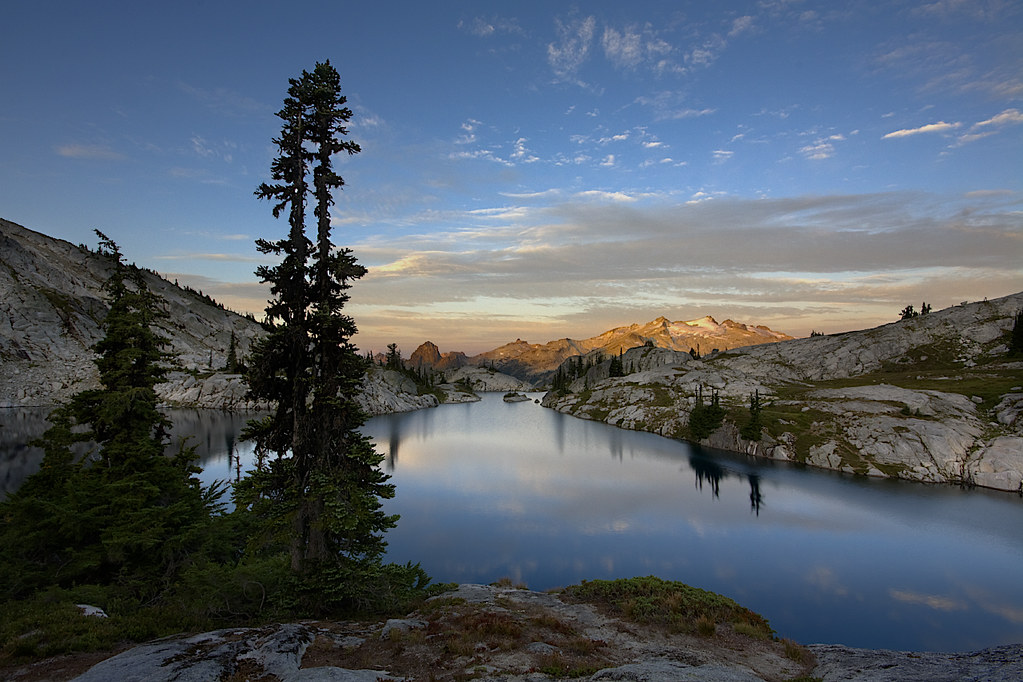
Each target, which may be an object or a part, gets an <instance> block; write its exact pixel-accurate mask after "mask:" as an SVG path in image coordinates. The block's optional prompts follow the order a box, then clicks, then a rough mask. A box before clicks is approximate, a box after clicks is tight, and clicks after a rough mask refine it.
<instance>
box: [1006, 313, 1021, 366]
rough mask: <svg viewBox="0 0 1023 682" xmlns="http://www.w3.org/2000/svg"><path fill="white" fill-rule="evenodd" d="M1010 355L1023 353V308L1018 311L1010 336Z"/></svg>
mask: <svg viewBox="0 0 1023 682" xmlns="http://www.w3.org/2000/svg"><path fill="white" fill-rule="evenodd" d="M1009 355H1014V356H1015V355H1023V309H1020V310H1018V311H1016V319H1015V321H1014V323H1013V325H1012V332H1011V334H1010V336H1009Z"/></svg>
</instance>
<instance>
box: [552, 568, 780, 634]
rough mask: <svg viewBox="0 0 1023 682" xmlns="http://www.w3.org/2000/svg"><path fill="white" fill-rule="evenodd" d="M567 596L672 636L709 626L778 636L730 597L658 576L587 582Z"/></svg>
mask: <svg viewBox="0 0 1023 682" xmlns="http://www.w3.org/2000/svg"><path fill="white" fill-rule="evenodd" d="M565 594H566V595H567V596H568V597H570V598H572V599H577V600H579V601H584V602H589V603H592V604H596V605H598V606H601V607H603V608H605V609H606V610H608V611H610V612H611V613H612V614H613V615H615V616H618V617H621V618H624V619H625V620H629V621H632V622H635V623H641V624H646V625H655V626H659V627H663V628H665V629H666V630H668V631H670V632H684V633H687V634H701V633H703V634H704V635H706V634H707V631H708V625H707V624H708V623H710V624H711V625H716V624H717V623H731V624H732V625H733V627H734V626H735V625H739V624H744V625H745V626H746V627H747V628H750V629H751V630H755V631H758V632H762V633H764V636H766V637H771V636H772V635H773V634H774V631H773V630H771V627H770V626H769V625H768V623H767V620H766V619H765V618H764V617H763V616H761V615H759V614H757V613H754V612H753V611H750V610H749V609H747V608H745V607H743V606H740V605H739V604H737V603H736V602H735V601H733V600H731V599H729V598H728V597H724V596H722V595H720V594H716V593H714V592H708V591H707V590H701V589H699V588H696V587H690V586H689V585H686V584H684V583H680V582H677V581H672V580H663V579H661V578H657V577H655V576H647V577H644V578H629V579H620V580H592V581H583V582H582V583H580V584H579V585H573V586H572V587H569V588H566V590H565Z"/></svg>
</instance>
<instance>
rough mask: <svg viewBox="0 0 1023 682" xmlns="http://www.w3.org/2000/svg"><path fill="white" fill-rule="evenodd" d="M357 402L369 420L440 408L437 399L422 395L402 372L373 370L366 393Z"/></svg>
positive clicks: (358, 397)
mask: <svg viewBox="0 0 1023 682" xmlns="http://www.w3.org/2000/svg"><path fill="white" fill-rule="evenodd" d="M356 400H357V401H358V402H359V404H360V405H361V406H362V409H364V410H365V411H366V414H368V415H370V416H373V415H378V414H390V413H392V412H411V411H412V410H421V409H423V408H426V407H436V406H437V405H438V404H439V401H438V400H437V396H435V395H432V394H429V393H427V394H424V395H419V391H418V389H417V388H416V384H415V382H414V381H412V380H411V379H409V378H408V377H407V376H405V375H404V374H402V373H401V372H398V371H396V370H393V369H384V368H382V367H371V368H370V369H369V371H367V372H366V379H365V381H363V390H362V392H361V393H359V395H358V396H357V398H356Z"/></svg>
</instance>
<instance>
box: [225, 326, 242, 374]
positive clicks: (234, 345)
mask: <svg viewBox="0 0 1023 682" xmlns="http://www.w3.org/2000/svg"><path fill="white" fill-rule="evenodd" d="M244 370H245V367H244V366H243V365H242V363H241V361H240V360H239V359H238V338H237V337H236V336H235V334H234V330H232V331H231V343H230V344H229V345H228V346H227V361H226V362H225V363H224V371H225V372H227V373H228V374H240V373H241V372H243V371H244Z"/></svg>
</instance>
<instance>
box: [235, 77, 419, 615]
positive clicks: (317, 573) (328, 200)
mask: <svg viewBox="0 0 1023 682" xmlns="http://www.w3.org/2000/svg"><path fill="white" fill-rule="evenodd" d="M289 84H290V87H289V89H288V97H287V98H286V99H285V100H284V107H283V108H282V109H281V111H280V112H279V113H278V114H277V115H278V116H279V117H280V118H281V119H282V120H283V122H284V123H283V126H282V129H281V135H280V137H278V138H275V139H274V142H275V144H276V145H277V146H278V149H279V155H278V157H277V158H276V159H274V161H273V163H272V164H271V176H272V178H273V179H274V180H275V181H277V183H276V184H267V183H264V184H262V185H260V186H259V188H258V189H257V191H256V195H257V196H258V197H260V198H263V199H269V200H273V201H275V202H276V203H275V204H274V207H273V214H274V217H279V216H280V215H281V213H282V212H284V211H285V209H287V211H288V222H289V232H288V236H287V238H285V239H282V240H280V241H275V242H270V241H267V240H263V239H260V240H258V241H257V246H258V247H259V249H260V251H261V252H263V253H272V254H275V255H283V260H282V261H281V262H280V264H279V265H275V266H261V267H260V268H259V269H258V270H257V274H258V275H259V276H260V278H261V279H262V280H263V281H264V282H267V283H269V284H270V291H271V295H272V298H271V300H270V302H269V304H268V306H267V308H266V317H267V320H268V324H269V327H270V331H269V333H268V334H267V335H266V336H265V337H264V338H263V339H262V340H261V341H259V342H258V343H257V344H256V345H255V346H254V348H253V349H252V352H251V362H250V367H249V371H248V373H247V375H246V378H247V380H248V383H249V388H250V395H251V396H252V397H253V398H256V399H259V400H266V401H270V402H271V403H272V404H274V405H275V410H274V412H273V413H272V414H271V415H269V416H268V417H266V418H264V419H263V420H261V421H259V422H253V423H250V426H249V428H248V429H247V432H246V434H245V435H246V437H248V438H250V439H252V440H254V441H255V446H256V452H257V455H258V457H259V460H258V466H257V469H256V471H255V472H254V473H253V474H252V476H251V477H250V478H249V479H247V480H245V481H243V482H242V483H241V484H240V485H239V486H238V488H237V493H236V499H237V501H238V503H239V504H240V505H241V506H243V507H244V508H246V509H249V510H251V511H252V512H253V513H254V514H255V515H256V517H257V518H258V525H259V529H260V533H259V534H258V536H257V537H256V538H255V540H257V541H258V542H257V544H260V545H262V546H264V547H269V548H271V549H272V548H274V547H280V548H283V549H286V551H287V552H288V555H289V557H290V566H291V570H292V572H293V574H295V575H296V576H297V577H298V578H299V579H300V583H299V584H300V585H301V589H300V590H299V591H300V592H301V594H300V595H299V596H300V597H301V598H304V601H305V604H306V606H307V607H309V608H312V609H316V610H322V609H329V608H333V607H338V606H341V607H351V606H355V605H357V604H358V603H360V599H361V598H365V597H367V594H368V593H370V592H372V591H373V588H371V587H370V583H372V582H373V581H374V580H375V579H376V578H378V577H379V576H380V575H381V574H382V573H381V572H382V571H383V568H384V567H381V565H380V557H381V556H382V554H383V551H384V547H385V542H384V540H383V537H382V533H383V532H384V531H386V530H387V529H388V528H391V527H393V526H394V524H395V522H396V520H397V517H396V516H388V515H385V514H384V513H383V511H382V510H381V501H380V500H381V498H390V497H392V496H393V495H394V486H393V485H391V484H389V483H387V480H388V478H389V477H388V476H387V475H386V474H384V473H383V472H381V471H380V468H379V464H380V462H381V461H382V457H381V455H380V454H379V453H377V452H376V451H375V450H374V448H373V446H372V444H371V443H370V441H369V439H368V438H366V437H365V436H363V435H362V434H361V433H359V431H358V428H359V427H360V426H361V425H362V424H363V423H364V421H365V415H364V413H363V411H362V410H361V408H360V407H359V405H358V404H357V403H356V401H355V398H356V395H357V393H358V392H359V391H360V390H361V383H362V380H363V376H364V373H365V363H364V362H363V360H362V358H361V357H360V356H359V354H358V350H357V349H356V347H355V346H354V345H353V344H352V342H351V339H352V337H353V336H354V335H355V333H356V326H355V323H354V321H353V320H352V318H351V317H349V316H347V315H345V314H343V313H342V309H343V307H344V305H345V303H347V301H348V299H349V295H348V293H347V291H348V289H349V288H350V287H351V284H352V282H353V281H355V280H357V279H359V278H360V277H362V276H363V275H364V274H365V273H366V270H365V268H363V267H362V266H361V265H359V264H358V263H357V262H356V260H355V258H354V257H352V254H351V251H350V250H348V249H335V248H334V245H333V243H332V241H331V224H330V207H331V205H332V204H333V197H332V191H333V190H335V189H338V188H340V187H342V186H343V184H344V182H343V180H342V179H341V177H340V176H339V175H338V174H337V173H335V172H334V170H333V166H332V164H333V157H334V155H336V154H338V153H340V152H347V153H348V154H355V153H358V152H359V151H360V148H359V145H357V144H356V143H354V142H352V141H349V140H345V139H344V138H345V136H346V135H347V134H348V131H347V128H346V125H347V123H348V121H349V120H350V118H351V116H352V111H351V109H349V108H348V107H347V106H345V102H346V98H345V97H344V96H343V95H342V94H341V86H340V77H339V76H338V73H337V71H336V70H335V69H334V68H333V67H332V66H331V65H330V63H329V62H324V63H318V64H317V65H316V67H315V69H314V70H313V71H312V72H311V73H310V72H307V71H303V72H302V76H301V77H300V78H297V79H290V80H289ZM310 176H311V177H312V182H311V185H310V181H309V177H310ZM310 195H311V196H312V200H313V202H314V203H313V215H314V216H315V218H316V233H315V242H313V241H312V240H310V239H309V238H308V237H307V236H306V227H305V218H306V211H307V202H308V198H309V196H310ZM415 569H416V571H418V567H415ZM422 578H425V576H424V575H423V574H422V573H421V572H419V573H418V576H417V579H422Z"/></svg>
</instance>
